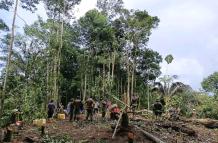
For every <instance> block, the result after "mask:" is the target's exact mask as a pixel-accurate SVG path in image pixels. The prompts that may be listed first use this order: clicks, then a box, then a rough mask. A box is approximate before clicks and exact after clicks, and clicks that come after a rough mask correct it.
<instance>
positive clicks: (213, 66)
mask: <svg viewBox="0 0 218 143" xmlns="http://www.w3.org/2000/svg"><path fill="white" fill-rule="evenodd" d="M123 1H124V4H125V7H126V8H128V9H140V10H146V11H148V13H149V14H150V15H152V16H158V17H159V19H160V23H159V26H158V28H156V29H154V30H153V31H152V35H151V37H150V40H149V43H148V48H151V49H153V50H156V51H158V52H159V53H160V54H161V55H162V56H163V57H165V56H166V55H168V54H172V55H173V57H174V60H173V62H172V63H171V64H169V65H167V64H166V62H163V63H162V64H161V67H162V69H161V70H162V73H163V74H169V75H178V76H179V79H178V80H179V81H182V82H184V83H185V84H189V85H191V86H192V88H193V89H196V90H198V89H200V88H201V81H202V80H203V78H205V77H207V76H208V75H210V74H212V73H213V72H215V71H218V58H217V57H216V56H218V27H217V26H218V9H217V7H218V0H123ZM95 5H96V0H82V2H81V4H80V5H79V6H78V7H76V8H75V16H76V17H77V18H79V17H80V16H83V15H84V14H85V13H86V12H87V11H88V10H90V9H92V8H94V7H95ZM18 14H19V16H20V17H22V18H23V19H25V21H26V23H27V24H31V23H33V22H34V20H36V19H37V15H40V16H41V17H43V18H44V19H46V12H45V9H44V8H43V5H42V4H40V5H39V10H38V11H37V12H36V13H34V14H31V13H30V12H27V11H25V10H22V9H21V8H19V9H18ZM0 18H2V19H4V20H5V21H6V22H7V23H10V24H11V21H12V12H3V11H0ZM23 25H24V22H23V21H22V20H21V19H19V18H18V19H17V21H16V26H17V28H16V30H17V31H22V26H23Z"/></svg>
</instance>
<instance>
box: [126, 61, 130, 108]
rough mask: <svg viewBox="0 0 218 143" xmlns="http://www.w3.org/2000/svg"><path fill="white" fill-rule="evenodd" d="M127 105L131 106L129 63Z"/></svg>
mask: <svg viewBox="0 0 218 143" xmlns="http://www.w3.org/2000/svg"><path fill="white" fill-rule="evenodd" d="M127 73H128V77H127V95H126V96H127V105H130V71H129V62H128V64H127Z"/></svg>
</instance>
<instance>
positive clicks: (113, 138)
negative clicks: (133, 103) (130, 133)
mask: <svg viewBox="0 0 218 143" xmlns="http://www.w3.org/2000/svg"><path fill="white" fill-rule="evenodd" d="M125 108H126V106H124V108H123V109H122V110H121V114H120V117H119V119H118V121H117V125H116V127H115V130H114V133H113V136H112V139H114V137H115V135H116V132H117V127H118V125H119V123H120V120H121V118H122V115H123V110H125Z"/></svg>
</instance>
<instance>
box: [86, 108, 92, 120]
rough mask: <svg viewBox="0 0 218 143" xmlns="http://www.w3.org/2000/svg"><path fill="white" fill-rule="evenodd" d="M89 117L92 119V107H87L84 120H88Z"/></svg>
mask: <svg viewBox="0 0 218 143" xmlns="http://www.w3.org/2000/svg"><path fill="white" fill-rule="evenodd" d="M89 117H90V119H91V121H92V119H93V109H87V115H86V120H88V119H89Z"/></svg>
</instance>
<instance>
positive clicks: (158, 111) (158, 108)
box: [153, 100, 163, 119]
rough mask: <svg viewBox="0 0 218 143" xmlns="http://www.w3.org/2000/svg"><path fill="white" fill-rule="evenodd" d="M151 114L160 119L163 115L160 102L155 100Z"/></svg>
mask: <svg viewBox="0 0 218 143" xmlns="http://www.w3.org/2000/svg"><path fill="white" fill-rule="evenodd" d="M153 112H154V114H155V116H156V119H157V117H161V115H162V113H163V105H162V104H161V102H160V100H156V102H155V103H154V105H153Z"/></svg>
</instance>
